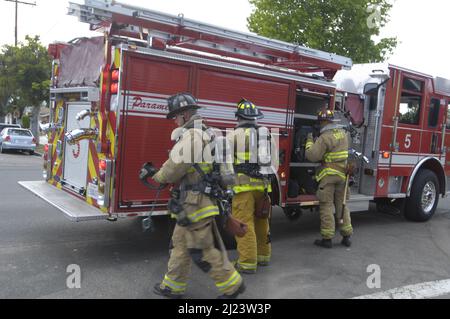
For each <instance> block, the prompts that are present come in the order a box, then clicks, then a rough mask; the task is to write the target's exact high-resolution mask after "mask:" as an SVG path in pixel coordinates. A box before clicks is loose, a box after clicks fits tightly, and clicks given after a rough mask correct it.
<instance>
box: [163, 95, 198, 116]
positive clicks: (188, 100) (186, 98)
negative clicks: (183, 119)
mask: <svg viewBox="0 0 450 319" xmlns="http://www.w3.org/2000/svg"><path fill="white" fill-rule="evenodd" d="M167 102H168V105H169V114H167V118H168V119H173V118H175V116H176V115H177V114H179V113H181V112H184V111H187V110H190V109H201V108H202V107H201V106H199V105H198V104H197V99H196V98H195V97H194V96H193V95H192V94H190V93H179V94H176V95H173V96H171V97H169V98H168V100H167Z"/></svg>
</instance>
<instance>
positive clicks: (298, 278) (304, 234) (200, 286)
mask: <svg viewBox="0 0 450 319" xmlns="http://www.w3.org/2000/svg"><path fill="white" fill-rule="evenodd" d="M41 164H42V161H41V159H40V158H38V157H36V156H28V155H22V154H0V298H133V299H135V298H136V299H141V298H159V297H158V296H155V295H153V293H152V292H151V287H152V286H153V284H154V283H156V282H158V281H160V280H161V278H162V276H163V275H164V273H165V271H166V264H167V260H168V245H169V235H170V234H169V230H168V227H167V225H166V227H164V223H162V224H163V227H161V228H160V229H159V230H157V231H156V232H155V233H152V234H148V233H147V234H144V233H142V231H141V224H140V220H139V219H129V220H121V221H118V222H116V223H111V222H107V221H91V222H84V223H73V222H71V221H69V220H68V219H66V218H65V217H64V216H63V214H62V213H61V212H59V211H58V210H57V209H55V208H53V207H52V206H50V205H48V204H47V203H45V202H44V201H42V200H40V199H38V198H37V197H35V196H34V195H32V194H31V193H29V192H28V191H27V190H25V189H23V188H21V187H20V186H19V185H18V184H17V182H18V181H24V180H39V179H41ZM449 207H450V199H441V201H440V205H439V209H438V211H437V213H436V215H435V217H434V218H433V219H432V220H431V221H430V222H428V223H421V224H419V223H411V222H407V221H405V220H404V219H403V217H401V216H392V215H386V214H381V213H377V212H376V211H375V210H373V209H372V210H370V211H365V212H359V213H354V214H353V224H354V227H355V235H354V238H353V240H354V245H353V247H352V248H351V249H346V248H344V247H342V246H341V245H339V244H338V241H339V238H336V240H335V243H336V245H335V247H334V248H333V249H332V250H324V249H320V248H317V247H315V246H313V245H312V242H313V241H314V239H316V238H318V229H319V218H318V215H317V214H316V213H307V214H305V216H304V217H302V218H301V219H300V220H299V221H296V222H289V221H288V220H287V219H286V218H285V217H284V216H283V214H282V213H281V212H279V211H278V212H277V213H276V214H275V217H274V219H273V222H272V237H273V262H272V263H271V265H270V267H265V268H260V269H259V271H258V274H257V275H245V277H244V278H245V281H246V284H247V291H246V292H245V294H244V295H243V296H242V297H243V298H249V299H265V298H271V299H272V298H274V299H277V298H286V299H301V298H353V297H356V296H361V295H367V294H373V293H377V292H381V291H386V290H390V289H393V288H397V287H403V286H407V285H413V284H418V283H423V282H429V281H435V280H446V279H450V211H449ZM230 256H231V257H232V258H233V257H235V256H236V252H235V251H230ZM72 264H76V265H79V266H80V269H81V288H80V289H68V288H67V285H66V281H67V278H68V276H69V275H70V273H68V272H67V267H68V266H69V265H72ZM373 264H375V265H379V267H380V270H381V277H380V278H381V281H380V282H381V287H380V289H369V288H368V286H367V279H368V277H369V276H370V275H371V274H372V273H368V272H367V267H368V266H369V265H373ZM217 295H218V292H217V291H216V288H215V286H214V283H213V282H212V280H210V279H209V278H207V276H206V275H205V274H203V273H201V272H200V271H199V270H198V269H197V268H195V267H193V270H192V277H191V280H190V283H189V288H188V292H187V295H186V298H189V299H197V298H205V299H207V298H215V296H217ZM449 297H450V295H449V294H447V295H444V296H442V297H441V298H449Z"/></svg>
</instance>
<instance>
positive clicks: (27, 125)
mask: <svg viewBox="0 0 450 319" xmlns="http://www.w3.org/2000/svg"><path fill="white" fill-rule="evenodd" d="M22 127H23V128H30V117H29V116H28V115H24V116H22Z"/></svg>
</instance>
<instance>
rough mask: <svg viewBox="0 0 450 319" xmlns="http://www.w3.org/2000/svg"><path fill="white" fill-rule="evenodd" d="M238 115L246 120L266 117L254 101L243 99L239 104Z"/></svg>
mask: <svg viewBox="0 0 450 319" xmlns="http://www.w3.org/2000/svg"><path fill="white" fill-rule="evenodd" d="M237 108H238V110H237V112H236V117H240V118H243V119H245V120H259V119H262V118H264V114H262V112H261V111H260V110H259V109H258V108H257V107H256V105H255V104H253V103H252V102H250V101H248V100H246V99H242V100H241V101H240V102H239V103H238V105H237Z"/></svg>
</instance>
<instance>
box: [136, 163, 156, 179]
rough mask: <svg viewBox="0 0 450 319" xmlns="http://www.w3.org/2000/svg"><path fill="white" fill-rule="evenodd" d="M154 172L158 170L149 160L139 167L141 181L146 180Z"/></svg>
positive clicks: (153, 174)
mask: <svg viewBox="0 0 450 319" xmlns="http://www.w3.org/2000/svg"><path fill="white" fill-rule="evenodd" d="M156 173H158V170H157V169H156V168H155V167H154V166H153V164H152V163H151V162H150V163H145V164H144V166H142V168H141V171H140V173H139V178H140V179H141V180H143V181H146V180H147V178H149V177H153V176H155V174H156Z"/></svg>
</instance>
